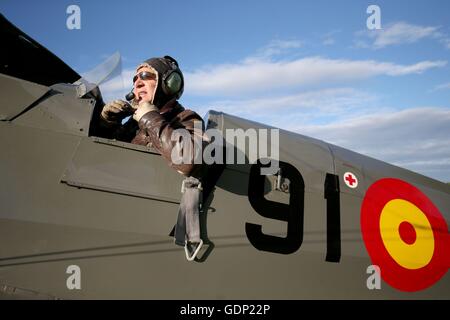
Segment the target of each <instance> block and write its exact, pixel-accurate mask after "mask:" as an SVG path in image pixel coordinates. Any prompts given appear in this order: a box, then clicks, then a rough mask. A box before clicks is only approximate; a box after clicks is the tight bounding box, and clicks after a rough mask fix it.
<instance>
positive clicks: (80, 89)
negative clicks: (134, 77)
mask: <svg viewBox="0 0 450 320" xmlns="http://www.w3.org/2000/svg"><path fill="white" fill-rule="evenodd" d="M73 84H74V85H76V86H77V95H78V97H79V98H81V97H83V96H85V95H86V94H87V93H89V92H91V91H92V90H94V89H95V88H97V87H99V86H101V85H102V87H103V86H104V87H105V88H108V89H112V90H113V91H124V88H125V86H124V83H123V78H122V58H121V55H120V53H119V52H116V53H114V54H113V55H111V56H110V57H108V58H107V59H106V60H105V61H103V62H102V63H100V64H99V65H97V66H96V67H94V68H93V69H91V70H90V71H88V72H85V73H83V74H82V77H81V78H80V79H79V80H77V81H75V82H74V83H73ZM107 91H108V90H107Z"/></svg>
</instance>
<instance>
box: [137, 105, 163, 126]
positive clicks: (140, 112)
mask: <svg viewBox="0 0 450 320" xmlns="http://www.w3.org/2000/svg"><path fill="white" fill-rule="evenodd" d="M150 111H158V108H157V107H156V106H155V105H153V104H151V103H150V102H142V103H140V104H139V105H138V106H137V108H136V110H135V111H134V114H133V119H134V120H136V121H137V122H139V120H141V118H142V116H143V115H144V114H146V113H147V112H150Z"/></svg>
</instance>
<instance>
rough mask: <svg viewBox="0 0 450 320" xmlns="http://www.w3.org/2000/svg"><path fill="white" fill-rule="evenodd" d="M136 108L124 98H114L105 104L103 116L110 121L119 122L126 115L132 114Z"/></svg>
mask: <svg viewBox="0 0 450 320" xmlns="http://www.w3.org/2000/svg"><path fill="white" fill-rule="evenodd" d="M133 113H134V109H133V108H132V107H131V105H130V104H129V103H127V102H125V101H123V100H114V101H112V102H110V103H107V104H105V106H104V107H103V110H102V113H101V116H102V118H103V119H105V120H106V121H107V122H109V123H113V124H119V123H120V122H121V121H122V120H123V119H124V118H125V117H127V116H129V115H132V114H133Z"/></svg>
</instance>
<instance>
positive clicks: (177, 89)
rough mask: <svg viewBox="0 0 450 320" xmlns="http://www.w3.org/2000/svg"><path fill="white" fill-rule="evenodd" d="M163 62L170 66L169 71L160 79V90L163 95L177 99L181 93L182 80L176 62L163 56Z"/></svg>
mask: <svg viewBox="0 0 450 320" xmlns="http://www.w3.org/2000/svg"><path fill="white" fill-rule="evenodd" d="M164 60H165V61H166V63H167V64H168V65H170V67H171V70H169V71H168V72H166V73H165V74H164V75H163V77H162V89H163V91H164V93H165V94H167V95H169V96H175V97H176V98H177V99H178V98H179V97H180V96H181V94H182V93H183V85H184V79H183V74H182V73H181V70H180V69H179V67H178V62H177V61H176V60H175V59H174V58H172V57H171V56H164Z"/></svg>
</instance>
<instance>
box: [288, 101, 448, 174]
mask: <svg viewBox="0 0 450 320" xmlns="http://www.w3.org/2000/svg"><path fill="white" fill-rule="evenodd" d="M290 129H291V130H294V131H297V132H299V133H301V134H305V135H308V136H312V137H315V138H319V139H323V140H325V141H327V142H330V143H333V144H336V145H339V146H341V147H344V148H347V149H350V150H353V151H356V152H359V153H362V154H365V155H368V156H372V157H374V158H377V159H380V160H383V161H386V162H389V163H392V164H396V165H399V166H401V167H404V168H407V169H410V170H413V171H416V172H419V173H422V174H424V175H427V176H430V177H433V178H435V179H438V180H441V181H446V182H449V181H450V109H448V108H414V109H407V110H403V111H395V112H388V113H377V114H372V115H368V116H361V117H356V118H353V119H349V120H346V121H343V122H338V123H331V124H326V125H313V126H301V127H296V128H295V127H291V128H290Z"/></svg>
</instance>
